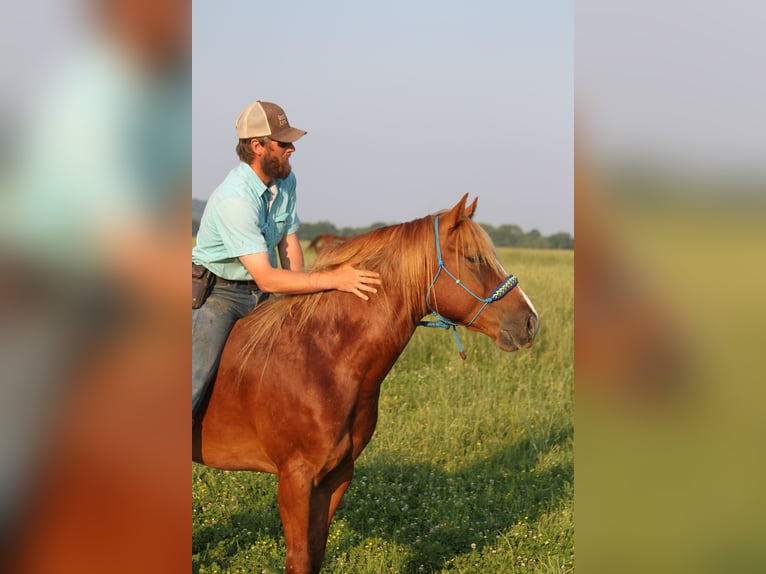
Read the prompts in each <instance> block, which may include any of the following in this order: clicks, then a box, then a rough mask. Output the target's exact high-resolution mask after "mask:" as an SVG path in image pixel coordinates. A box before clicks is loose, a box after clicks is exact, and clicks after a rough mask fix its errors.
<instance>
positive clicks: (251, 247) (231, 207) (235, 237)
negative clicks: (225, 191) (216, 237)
mask: <svg viewBox="0 0 766 574" xmlns="http://www.w3.org/2000/svg"><path fill="white" fill-rule="evenodd" d="M216 211H217V216H218V217H217V220H218V221H219V222H220V223H221V224H220V225H218V232H219V234H220V236H221V241H222V242H223V245H224V247H225V249H226V253H227V255H228V256H229V257H241V256H242V255H249V254H251V253H263V252H267V251H268V250H269V248H268V246H267V244H266V238H265V237H264V236H263V232H262V231H261V228H260V226H259V225H258V221H259V217H260V206H259V205H258V204H257V203H254V202H252V201H250V200H248V199H246V198H243V197H232V198H229V199H226V200H224V201H222V202H221V203H220V204H219V205H218V206H217V210H216ZM224 222H225V223H224Z"/></svg>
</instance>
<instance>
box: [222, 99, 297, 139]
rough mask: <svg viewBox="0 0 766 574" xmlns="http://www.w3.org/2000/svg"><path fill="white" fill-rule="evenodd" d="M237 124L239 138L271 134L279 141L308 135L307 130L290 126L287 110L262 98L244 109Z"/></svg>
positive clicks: (272, 137)
mask: <svg viewBox="0 0 766 574" xmlns="http://www.w3.org/2000/svg"><path fill="white" fill-rule="evenodd" d="M235 125H236V127H237V137H238V138H239V139H248V138H258V137H264V136H269V137H270V138H271V139H273V140H275V141H278V142H294V141H297V140H298V139H299V138H301V137H303V136H304V135H306V132H305V131H303V130H299V129H297V128H294V127H291V126H290V123H289V122H288V121H287V116H286V115H285V110H283V109H282V108H280V107H279V106H278V105H277V104H272V103H271V102H262V101H261V100H257V101H255V102H253V103H252V104H250V105H249V106H247V107H246V108H245V109H244V110H242V113H241V114H239V117H238V118H237V123H236V124H235Z"/></svg>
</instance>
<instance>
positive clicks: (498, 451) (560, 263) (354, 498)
mask: <svg viewBox="0 0 766 574" xmlns="http://www.w3.org/2000/svg"><path fill="white" fill-rule="evenodd" d="M498 251H499V253H500V256H501V259H502V260H503V263H504V264H505V266H506V269H508V270H509V271H510V272H512V273H514V274H516V275H517V276H518V277H519V279H520V282H521V283H520V284H521V285H522V287H523V288H524V290H525V291H526V292H527V294H528V295H529V297H530V299H532V301H533V303H534V304H535V306H536V308H537V310H538V312H539V313H540V316H541V329H540V333H539V335H538V340H537V342H536V344H535V345H534V346H533V347H532V348H531V349H527V350H523V351H520V352H516V353H504V352H502V351H500V350H499V349H497V348H496V347H495V346H494V342H493V341H491V340H489V339H488V338H486V337H484V336H483V335H476V334H474V333H468V332H467V331H465V330H464V329H462V330H461V337H462V339H463V345H464V347H465V350H466V352H467V354H468V359H467V360H466V361H461V360H460V358H459V356H458V354H457V349H456V346H455V342H454V339H453V337H452V335H451V334H450V333H448V332H446V331H442V330H437V329H428V330H426V329H421V330H419V331H418V332H417V333H415V336H414V337H413V339H412V341H411V342H410V344H409V345H408V347H407V349H406V350H405V352H404V354H403V355H402V356H401V357H400V359H399V361H398V362H397V364H396V365H395V366H394V368H393V369H392V371H391V372H390V373H389V376H388V377H387V378H386V380H385V381H384V383H383V387H382V391H381V401H380V418H379V421H378V427H377V431H376V433H375V435H374V437H373V439H372V441H371V442H370V445H369V446H368V447H367V449H366V450H365V451H364V452H363V453H362V455H361V457H360V458H359V460H358V461H357V464H356V471H355V475H354V480H353V482H352V484H351V487H350V489H349V492H348V494H347V496H346V498H347V502H348V506H347V508H346V509H345V510H343V511H342V512H340V513H338V514H337V515H336V517H335V519H334V520H333V524H332V527H331V530H330V537H329V541H328V549H327V555H326V557H325V562H324V568H323V572H334V573H349V574H351V573H353V574H365V573H368V574H379V573H382V572H393V573H409V572H413V573H417V572H464V573H468V572H471V573H486V572H492V573H514V572H545V573H548V572H551V573H552V572H557V573H561V572H571V571H572V570H573V559H574V557H573V552H574V549H573V546H574V544H573V539H574V532H573V510H574V503H573V495H574V492H573V483H574V453H573V451H574V445H573V441H574V437H573V434H574V431H573V414H572V413H573V355H574V351H573V317H574V310H573V298H574V295H573V259H574V257H573V253H572V252H571V251H568V252H560V251H538V250H517V249H509V248H508V249H499V250H498ZM192 477H193V478H192V480H193V499H192V503H193V548H192V552H193V554H192V570H193V572H195V573H197V572H198V573H200V574H203V573H213V572H231V573H235V572H242V573H250V572H254V573H260V572H281V571H282V570H283V564H284V556H285V546H284V538H283V536H282V527H281V523H280V520H279V512H278V509H277V504H276V485H277V481H276V477H275V476H272V475H265V474H259V473H250V472H225V471H219V470H215V469H209V468H206V467H202V466H199V465H194V468H193V472H192Z"/></svg>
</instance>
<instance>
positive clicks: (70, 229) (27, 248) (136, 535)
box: [0, 0, 191, 574]
mask: <svg viewBox="0 0 766 574" xmlns="http://www.w3.org/2000/svg"><path fill="white" fill-rule="evenodd" d="M67 6H68V8H69V9H70V10H71V13H67V14H68V16H70V17H72V19H73V20H77V19H78V18H79V21H77V22H76V27H77V28H78V29H80V30H81V31H82V33H81V34H80V35H77V40H76V41H74V42H71V41H69V42H63V43H62V44H61V45H59V44H57V43H56V42H57V41H59V40H61V39H62V38H63V37H64V36H66V35H56V34H44V35H43V37H42V38H36V37H35V38H34V42H35V43H37V45H36V46H35V48H36V49H39V50H42V49H43V48H45V50H47V52H48V54H49V55H50V58H49V59H48V60H47V61H46V63H47V64H48V65H47V66H46V68H47V69H46V75H45V77H44V78H38V79H37V80H36V81H35V82H33V83H29V84H27V85H25V86H24V89H25V90H26V91H25V92H24V93H22V94H17V96H18V97H17V98H16V100H15V101H13V100H8V101H6V100H4V107H3V108H2V110H0V112H2V119H3V123H4V126H5V127H7V128H9V129H6V130H4V132H3V145H2V151H3V157H2V158H1V159H2V162H1V164H0V165H1V166H2V170H3V171H2V173H0V183H1V184H2V187H1V188H0V220H2V221H0V223H1V225H0V228H1V229H2V231H1V234H0V239H1V242H0V260H2V269H3V278H2V282H1V283H0V285H1V287H0V295H1V296H0V349H1V350H0V354H1V355H2V358H1V359H0V361H1V363H2V365H3V378H2V385H1V386H0V393H1V394H0V529H1V530H0V561H2V564H0V570H2V571H3V572H14V573H16V572H18V573H32V574H40V573H47V572H51V573H53V572H56V573H68V572H80V573H89V572H94V573H95V572H99V573H104V572H110V573H115V572H137V571H140V572H175V571H186V570H187V568H188V563H189V562H188V552H189V546H190V543H189V540H190V511H189V483H188V469H189V460H188V454H189V448H188V427H187V423H188V410H187V407H188V382H187V378H188V365H189V344H188V302H187V301H186V300H185V299H184V298H182V297H181V296H180V294H182V293H186V292H187V291H188V284H187V283H188V281H186V275H187V273H186V271H188V269H186V268H187V267H188V265H186V263H188V248H189V242H188V221H189V217H190V215H191V213H190V206H189V197H190V185H189V183H190V178H191V173H190V171H191V170H190V155H191V137H190V136H191V91H190V85H191V84H190V76H189V73H188V69H189V59H190V48H189V46H190V42H189V40H190V27H191V21H190V18H191V6H190V4H189V3H188V2H185V1H183V0H159V1H158V0H131V1H128V0H94V1H89V2H79V3H77V5H76V6H73V5H72V3H71V2H69V3H67ZM53 8H55V6H53V5H50V3H48V2H40V3H37V2H33V3H31V4H30V5H25V6H23V7H22V8H19V9H18V10H19V13H15V12H14V13H13V14H9V20H10V21H11V22H17V21H18V22H19V23H20V24H23V23H24V22H25V19H26V20H30V21H31V22H32V23H33V22H35V21H36V20H37V19H39V18H40V14H42V13H46V14H49V15H50V14H51V10H52V9H53ZM53 13H54V14H55V11H54V12H53ZM75 14H76V16H74V15H75ZM45 22H48V21H47V20H45ZM46 25H47V24H46ZM7 32H9V33H10V32H12V33H13V34H12V35H11V36H10V37H9V36H8V35H6V36H5V42H6V48H8V47H9V46H10V49H11V50H16V51H21V50H26V49H27V44H28V42H30V39H29V38H28V37H25V33H27V32H28V28H27V27H25V26H21V25H20V26H19V29H18V30H9V31H7ZM74 36H75V34H72V35H71V37H72V38H73V37H74ZM70 40H71V38H70ZM46 42H47V44H46ZM29 54H30V56H31V57H32V59H33V61H32V63H33V64H34V63H36V62H35V61H34V57H35V56H36V55H37V52H36V51H35V50H30V51H29ZM16 88H17V89H20V88H19V87H18V86H16ZM182 270H183V271H184V273H182V272H181V271H182ZM182 398H183V400H182ZM182 407H183V408H182Z"/></svg>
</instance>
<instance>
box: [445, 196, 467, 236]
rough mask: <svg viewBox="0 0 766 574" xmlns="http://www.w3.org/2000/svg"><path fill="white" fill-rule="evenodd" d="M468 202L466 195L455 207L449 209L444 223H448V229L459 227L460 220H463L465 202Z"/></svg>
mask: <svg viewBox="0 0 766 574" xmlns="http://www.w3.org/2000/svg"><path fill="white" fill-rule="evenodd" d="M467 200H468V194H467V193H466V194H465V195H464V196H463V197H462V198H461V199H460V201H458V202H457V205H455V207H453V208H452V209H450V210H449V211H448V212H447V214H446V215H445V218H444V219H445V221H447V222H448V223H449V226H450V228H453V227H457V226H458V225H460V220H461V219H463V217H464V214H465V202H466V201H467Z"/></svg>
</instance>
